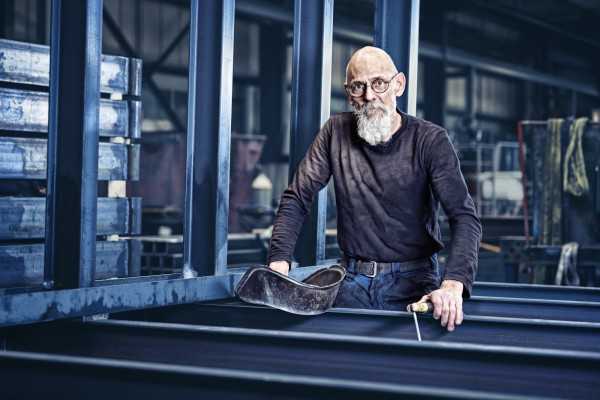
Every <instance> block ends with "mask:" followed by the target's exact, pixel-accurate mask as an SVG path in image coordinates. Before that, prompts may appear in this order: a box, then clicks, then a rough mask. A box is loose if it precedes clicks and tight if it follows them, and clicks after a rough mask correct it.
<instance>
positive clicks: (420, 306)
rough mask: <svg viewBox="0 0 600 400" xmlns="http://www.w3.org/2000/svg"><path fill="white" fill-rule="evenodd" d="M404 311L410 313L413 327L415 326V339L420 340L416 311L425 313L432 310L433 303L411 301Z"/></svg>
mask: <svg viewBox="0 0 600 400" xmlns="http://www.w3.org/2000/svg"><path fill="white" fill-rule="evenodd" d="M406 311H408V312H410V313H412V315H413V318H414V319H415V328H417V339H419V342H420V341H421V331H420V330H419V321H417V313H421V314H427V313H429V312H433V304H431V303H430V302H426V303H412V304H409V305H408V306H407V307H406Z"/></svg>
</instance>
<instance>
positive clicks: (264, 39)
mask: <svg viewBox="0 0 600 400" xmlns="http://www.w3.org/2000/svg"><path fill="white" fill-rule="evenodd" d="M285 29H286V28H285V27H283V26H282V25H281V24H272V25H267V24H263V25H261V27H260V81H259V83H260V133H261V134H262V135H266V136H267V137H268V138H269V139H268V140H267V141H266V142H265V147H264V149H263V152H262V155H261V160H262V162H263V163H270V162H275V163H278V162H281V161H282V151H281V150H282V148H281V147H282V142H283V136H282V134H283V132H282V131H283V129H281V127H282V126H283V123H282V114H283V104H285V103H284V101H283V96H284V91H285V80H286V78H285V70H286V59H287V57H286V50H287V45H286V40H287V39H286V35H285Z"/></svg>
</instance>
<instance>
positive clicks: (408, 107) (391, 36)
mask: <svg viewBox="0 0 600 400" xmlns="http://www.w3.org/2000/svg"><path fill="white" fill-rule="evenodd" d="M419 8H420V0H402V1H397V0H376V2H375V38H374V44H375V46H377V47H381V48H382V49H384V50H385V51H387V52H388V54H389V55H390V56H391V57H392V60H394V63H395V64H396V68H398V71H400V72H404V74H405V75H406V79H407V82H406V91H405V92H404V95H402V97H400V98H399V99H398V107H399V108H400V109H401V110H404V111H406V112H408V113H409V114H412V115H415V114H416V112H417V71H418V69H419V68H418V67H419V65H418V55H419Z"/></svg>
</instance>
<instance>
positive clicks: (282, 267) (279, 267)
mask: <svg viewBox="0 0 600 400" xmlns="http://www.w3.org/2000/svg"><path fill="white" fill-rule="evenodd" d="M269 268H271V269H272V270H273V271H277V272H279V273H280V274H283V275H285V276H287V275H288V273H289V272H290V264H289V263H288V262H287V261H273V262H272V263H271V264H269Z"/></svg>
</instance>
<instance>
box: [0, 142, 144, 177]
mask: <svg viewBox="0 0 600 400" xmlns="http://www.w3.org/2000/svg"><path fill="white" fill-rule="evenodd" d="M138 153H139V145H137V144H134V145H126V144H118V143H100V147H99V155H98V180H105V181H106V180H126V179H128V178H136V177H138V176H139V163H138V161H139V160H138V157H139V154H138ZM132 156H133V157H132ZM46 157H47V142H46V140H45V139H33V138H17V137H0V178H5V179H6V178H10V179H43V180H45V179H46Z"/></svg>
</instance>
